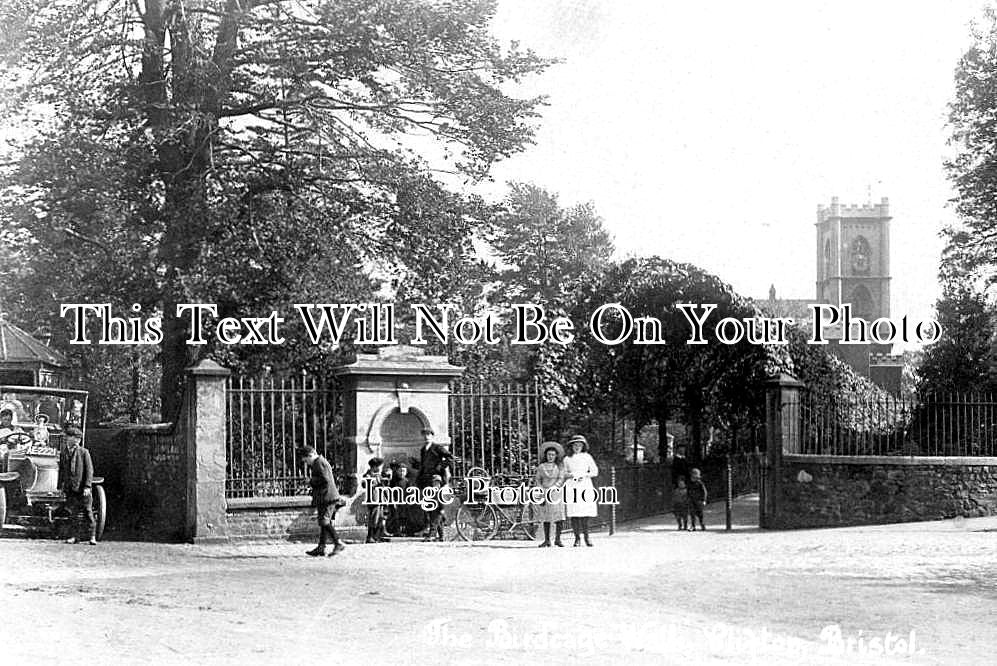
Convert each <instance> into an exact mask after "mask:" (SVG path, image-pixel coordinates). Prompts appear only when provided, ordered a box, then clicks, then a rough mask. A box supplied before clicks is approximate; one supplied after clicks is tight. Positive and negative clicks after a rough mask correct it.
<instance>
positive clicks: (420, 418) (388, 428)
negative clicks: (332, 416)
mask: <svg viewBox="0 0 997 666" xmlns="http://www.w3.org/2000/svg"><path fill="white" fill-rule="evenodd" d="M463 371H464V369H463V368H462V367H459V366H456V365H451V364H450V362H449V361H448V360H447V358H446V357H445V356H424V355H422V353H421V350H420V349H419V348H418V347H411V346H404V345H402V346H391V347H385V348H384V349H383V350H382V352H381V353H380V354H357V356H356V359H355V360H354V361H353V362H352V363H348V364H346V365H342V366H339V367H337V368H335V369H334V370H333V373H334V374H335V375H336V376H337V377H338V378H339V380H340V381H341V383H342V386H343V433H344V442H343V446H344V449H345V456H346V459H345V461H344V462H345V469H346V470H347V475H348V476H353V482H352V483H349V485H351V486H352V487H349V488H345V489H344V490H345V491H346V492H347V493H348V494H354V492H355V491H356V488H357V484H356V482H355V481H356V479H359V478H360V477H361V476H362V475H363V473H364V472H365V471H366V470H367V461H368V460H370V459H371V458H373V457H375V456H377V457H381V458H384V460H385V462H386V463H390V462H392V461H395V460H397V461H405V462H406V463H408V462H409V461H410V459H412V458H414V459H415V460H418V459H419V449H420V448H421V447H422V446H423V445H424V444H426V443H427V442H432V443H435V444H440V445H443V446H447V447H449V446H450V435H449V432H450V417H449V396H450V380H452V379H453V378H455V377H458V376H460V375H461V373H462V372H463ZM351 458H352V459H351ZM350 470H352V473H351V472H350Z"/></svg>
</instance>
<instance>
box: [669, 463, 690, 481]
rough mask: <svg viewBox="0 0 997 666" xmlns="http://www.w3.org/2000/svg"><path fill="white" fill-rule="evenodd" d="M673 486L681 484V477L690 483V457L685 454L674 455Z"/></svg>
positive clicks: (672, 464) (672, 466) (672, 465)
mask: <svg viewBox="0 0 997 666" xmlns="http://www.w3.org/2000/svg"><path fill="white" fill-rule="evenodd" d="M671 468H672V488H674V487H675V486H677V485H678V484H679V479H682V480H684V481H685V483H686V485H687V486H688V485H689V459H688V458H686V457H685V456H674V457H673V458H672V460H671Z"/></svg>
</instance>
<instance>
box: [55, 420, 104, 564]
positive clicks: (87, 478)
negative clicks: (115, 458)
mask: <svg viewBox="0 0 997 666" xmlns="http://www.w3.org/2000/svg"><path fill="white" fill-rule="evenodd" d="M82 439H83V433H82V432H81V431H80V429H79V428H77V427H76V426H73V425H69V426H66V430H65V442H66V448H65V449H63V451H62V454H61V455H60V457H59V488H61V489H62V491H63V492H64V493H65V494H66V509H67V510H68V511H69V515H70V519H69V520H70V522H69V524H70V531H71V534H72V536H71V537H69V538H68V539H66V543H79V542H80V541H82V539H80V538H78V536H79V525H78V524H77V522H76V521H77V518H76V516H78V515H79V513H80V512H81V511H82V512H83V515H84V516H86V521H87V527H88V528H89V532H90V540H89V544H90V545H91V546H96V545H97V522H96V520H94V515H93V494H92V489H91V487H92V486H93V461H92V460H91V459H90V452H89V451H87V450H86V449H84V448H83V447H82V446H80V441H81V440H82Z"/></svg>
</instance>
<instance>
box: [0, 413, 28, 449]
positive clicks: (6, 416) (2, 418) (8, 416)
mask: <svg viewBox="0 0 997 666" xmlns="http://www.w3.org/2000/svg"><path fill="white" fill-rule="evenodd" d="M15 432H24V431H23V430H21V429H20V428H18V427H17V426H16V425H14V410H13V409H11V408H10V407H4V408H3V409H0V442H3V440H4V439H6V438H7V435H13V434H14V433H15Z"/></svg>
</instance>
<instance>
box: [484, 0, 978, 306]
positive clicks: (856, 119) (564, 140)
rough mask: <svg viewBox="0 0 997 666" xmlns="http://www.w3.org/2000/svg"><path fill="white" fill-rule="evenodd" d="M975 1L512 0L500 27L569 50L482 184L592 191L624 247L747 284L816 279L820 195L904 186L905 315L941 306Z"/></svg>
mask: <svg viewBox="0 0 997 666" xmlns="http://www.w3.org/2000/svg"><path fill="white" fill-rule="evenodd" d="M981 7H982V4H980V3H979V2H976V1H973V0H968V1H966V0H964V1H962V2H956V1H937V2H926V3H909V2H907V3H904V2H868V1H866V2H853V1H850V0H835V1H834V2H815V1H811V0H807V1H806V2H799V1H796V2H757V1H756V2H743V1H742V2H726V1H722V2H718V1H714V2H671V1H658V2H652V1H642V0H641V1H637V0H628V1H626V2H621V1H614V0H499V11H498V14H497V15H496V18H495V21H494V22H493V26H492V29H493V33H494V34H495V35H496V36H497V37H498V38H499V39H502V40H518V41H519V42H520V43H521V44H522V45H523V46H526V47H530V48H532V49H534V50H535V51H537V52H538V53H540V54H542V55H546V56H553V57H558V58H561V59H562V60H563V62H562V63H560V64H558V65H555V66H554V67H552V68H551V69H549V70H548V71H547V72H545V73H543V74H541V75H539V76H536V77H533V78H532V79H530V80H529V81H528V82H526V83H525V84H523V85H522V86H521V87H519V88H518V89H517V90H516V92H517V94H537V93H542V94H546V95H548V96H549V105H548V106H547V107H545V108H544V109H543V120H542V122H541V124H540V127H539V131H538V134H537V138H536V145H534V146H532V147H530V148H529V149H528V150H527V151H526V152H524V153H522V154H519V155H516V156H514V157H512V158H510V159H508V160H506V161H505V162H503V163H501V164H499V165H498V166H497V167H496V168H495V169H494V170H493V174H492V175H493V178H494V182H493V183H491V184H487V185H484V186H483V187H482V189H483V190H484V191H485V192H486V193H488V194H491V195H494V196H501V195H502V193H503V192H504V183H505V182H507V181H510V180H521V181H530V182H535V183H537V184H539V185H541V186H543V187H545V188H547V189H549V190H551V191H553V192H556V193H558V195H559V196H560V200H561V203H562V204H564V205H571V204H575V203H580V202H584V201H591V202H593V203H594V204H595V207H596V209H597V210H598V212H599V213H600V215H601V216H602V217H603V218H604V221H605V224H606V226H607V228H608V229H609V230H610V231H611V232H612V233H613V234H614V236H615V242H616V245H617V248H618V251H619V253H620V256H632V255H653V254H657V255H661V256H664V257H667V258H670V259H675V260H679V261H688V262H691V263H694V264H697V265H699V266H701V267H703V268H705V269H707V270H709V271H711V272H714V273H716V274H717V275H719V276H720V277H721V278H723V279H724V280H726V281H727V282H729V283H730V284H732V285H733V286H734V288H735V289H736V290H737V291H738V292H739V293H741V294H743V295H745V296H752V297H756V298H758V297H766V296H767V294H768V289H769V285H770V284H774V285H775V287H776V290H777V293H778V295H779V296H780V297H784V298H808V297H812V296H813V295H814V281H815V279H816V264H815V257H814V254H815V249H814V248H815V245H816V243H815V240H814V238H815V231H814V222H815V221H816V209H817V205H818V204H829V203H830V201H831V197H832V196H837V197H839V199H840V200H841V203H842V204H848V203H856V204H860V203H866V202H867V201H869V200H870V199H871V200H872V201H876V202H878V201H879V200H880V198H881V197H888V198H889V200H890V206H891V213H892V215H893V220H892V222H891V228H890V233H891V269H892V274H893V281H892V286H891V289H892V307H891V310H892V314H893V316H894V317H899V316H901V315H903V314H908V315H910V316H911V317H912V318H915V317H916V318H919V319H920V318H926V317H931V316H932V312H933V304H934V301H935V299H936V298H937V295H938V291H939V290H938V285H937V277H936V276H937V270H938V259H939V255H940V252H941V248H942V242H941V240H940V239H939V238H938V232H939V230H940V229H941V228H942V227H943V226H944V225H945V224H949V223H952V222H954V221H955V216H954V213H953V210H952V207H951V206H950V204H949V203H948V202H949V199H951V198H952V196H953V193H952V191H951V189H950V187H949V184H948V182H947V180H946V177H945V173H944V170H943V161H944V159H945V158H946V156H947V155H948V154H950V153H951V149H950V148H948V147H947V145H946V140H947V136H948V130H947V128H946V117H947V113H948V108H947V105H948V104H949V102H950V101H951V100H952V96H953V91H954V83H953V74H954V71H955V67H956V64H957V62H958V59H959V57H960V55H961V54H962V53H963V52H964V51H965V50H966V48H968V46H969V45H970V44H971V36H970V21H971V20H972V19H973V18H975V17H978V16H979V15H980V13H981V12H980V10H981Z"/></svg>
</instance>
